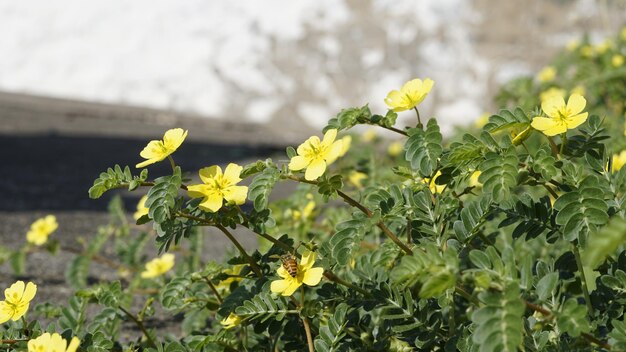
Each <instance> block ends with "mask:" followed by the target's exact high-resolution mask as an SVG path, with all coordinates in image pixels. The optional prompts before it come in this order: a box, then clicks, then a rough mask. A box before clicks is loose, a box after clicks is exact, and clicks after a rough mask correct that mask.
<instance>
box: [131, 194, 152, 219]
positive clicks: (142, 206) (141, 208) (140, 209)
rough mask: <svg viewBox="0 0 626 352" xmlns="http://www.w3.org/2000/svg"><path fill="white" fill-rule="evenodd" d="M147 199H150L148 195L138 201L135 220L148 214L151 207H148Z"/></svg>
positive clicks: (134, 215)
mask: <svg viewBox="0 0 626 352" xmlns="http://www.w3.org/2000/svg"><path fill="white" fill-rule="evenodd" d="M146 200H148V196H147V195H145V196H143V197H141V199H139V202H137V211H136V212H135V214H133V218H134V219H135V220H139V218H140V217H142V216H144V215H148V210H149V209H148V208H146Z"/></svg>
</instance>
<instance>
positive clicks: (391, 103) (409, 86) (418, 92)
mask: <svg viewBox="0 0 626 352" xmlns="http://www.w3.org/2000/svg"><path fill="white" fill-rule="evenodd" d="M434 84H435V82H433V80H432V79H430V78H426V79H425V80H424V81H423V82H422V80H421V79H413V80H410V81H408V82H406V83H405V84H404V86H402V88H400V91H397V90H392V91H391V92H389V94H387V97H386V98H385V103H386V104H387V106H388V107H389V108H390V109H393V111H395V112H400V111H405V110H410V109H413V108H414V107H415V106H417V105H418V104H419V103H421V102H422V101H423V100H424V98H426V95H428V93H429V92H430V90H431V89H432V88H433V85H434Z"/></svg>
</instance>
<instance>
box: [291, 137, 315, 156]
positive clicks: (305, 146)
mask: <svg viewBox="0 0 626 352" xmlns="http://www.w3.org/2000/svg"><path fill="white" fill-rule="evenodd" d="M319 145H320V138H319V137H318V136H311V137H309V139H307V140H306V141H304V143H302V144H300V145H299V146H298V149H297V150H296V151H297V152H298V155H305V154H307V153H308V152H310V151H311V149H312V148H317V147H319Z"/></svg>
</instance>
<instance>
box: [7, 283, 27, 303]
mask: <svg viewBox="0 0 626 352" xmlns="http://www.w3.org/2000/svg"><path fill="white" fill-rule="evenodd" d="M25 287H26V285H25V284H24V281H22V280H19V281H16V282H15V283H14V284H13V285H11V286H10V287H9V288H7V289H5V290H4V297H5V299H6V301H7V302H9V303H12V304H17V303H18V302H19V301H20V300H21V299H22V295H24V288H25Z"/></svg>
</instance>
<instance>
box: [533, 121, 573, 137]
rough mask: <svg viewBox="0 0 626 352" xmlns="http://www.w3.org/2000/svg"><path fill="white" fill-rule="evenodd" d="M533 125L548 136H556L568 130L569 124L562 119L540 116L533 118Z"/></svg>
mask: <svg viewBox="0 0 626 352" xmlns="http://www.w3.org/2000/svg"><path fill="white" fill-rule="evenodd" d="M531 126H532V127H533V128H534V129H536V130H538V131H541V132H543V134H545V135H546V136H556V135H557V134H561V133H563V132H565V131H567V126H566V125H565V123H563V122H562V121H561V120H557V119H551V118H547V117H540V116H538V117H535V118H534V119H533V122H532V123H531Z"/></svg>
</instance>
